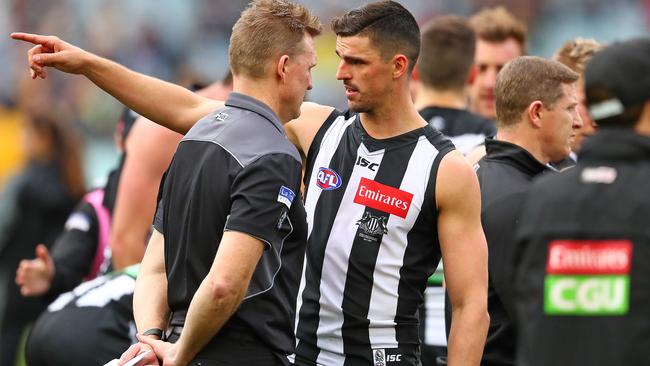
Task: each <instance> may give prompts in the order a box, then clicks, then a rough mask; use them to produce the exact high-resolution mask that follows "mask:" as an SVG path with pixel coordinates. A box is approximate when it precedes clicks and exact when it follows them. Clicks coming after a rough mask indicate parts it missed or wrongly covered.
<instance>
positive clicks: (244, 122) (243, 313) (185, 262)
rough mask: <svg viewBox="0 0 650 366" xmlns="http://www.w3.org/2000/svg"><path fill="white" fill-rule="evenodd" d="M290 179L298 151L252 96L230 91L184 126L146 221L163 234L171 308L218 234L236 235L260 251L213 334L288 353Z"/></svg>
mask: <svg viewBox="0 0 650 366" xmlns="http://www.w3.org/2000/svg"><path fill="white" fill-rule="evenodd" d="M300 179H301V159H300V155H299V153H298V150H297V149H296V148H295V147H294V146H293V145H292V144H291V143H290V142H289V140H288V139H287V137H286V134H285V132H284V127H283V126H282V123H281V122H280V120H279V119H278V117H277V116H276V115H275V113H274V112H273V111H272V110H271V109H270V108H269V107H268V106H267V105H265V104H264V103H262V102H260V101H258V100H256V99H254V98H251V97H249V96H246V95H243V94H239V93H231V94H230V96H229V98H228V100H227V101H226V105H225V107H224V108H222V109H219V110H217V111H215V112H213V113H211V114H209V115H208V116H206V117H204V118H202V119H201V120H200V121H199V122H197V123H196V125H194V127H192V129H191V130H190V131H189V132H188V133H187V135H186V136H185V138H183V140H182V141H181V142H180V144H179V146H178V149H177V151H176V154H175V155H174V159H173V161H172V163H171V166H170V168H169V171H168V173H167V177H166V180H165V183H164V185H163V188H162V199H161V202H160V203H159V207H158V211H157V212H156V218H155V222H154V226H155V228H156V230H158V231H159V232H161V233H163V234H164V236H165V268H166V272H167V280H168V290H167V292H168V294H167V296H168V302H169V307H170V309H171V310H172V311H173V312H176V313H177V314H178V313H182V312H184V311H186V310H187V309H188V307H189V304H190V301H191V300H192V297H193V296H194V293H195V292H196V290H197V288H198V287H199V285H200V283H201V281H202V280H203V278H204V277H205V276H206V275H207V273H208V271H209V270H210V267H211V265H212V262H213V260H214V257H215V254H216V252H217V250H218V248H219V243H220V241H221V237H222V235H223V232H224V231H226V230H231V231H238V232H242V233H246V234H248V235H251V236H254V237H256V238H258V239H260V240H261V241H262V242H264V243H265V246H266V248H265V251H264V254H263V256H262V258H261V260H260V262H259V263H258V265H257V268H256V269H255V273H254V274H253V278H252V280H251V283H250V286H249V288H248V290H247V292H246V295H245V298H244V300H243V303H242V305H241V307H240V308H239V309H238V310H237V312H236V313H235V314H234V315H233V317H232V318H231V319H230V320H229V321H228V323H227V324H226V325H225V326H224V327H223V328H222V330H221V331H220V332H219V333H218V334H217V337H221V336H224V335H227V334H229V332H231V333H233V334H241V332H247V331H250V333H251V334H253V335H254V336H255V337H256V338H258V339H259V340H260V341H261V342H262V343H265V344H266V345H267V346H268V347H270V348H272V349H274V350H276V351H278V352H281V353H283V354H289V353H292V352H293V348H294V345H295V341H294V335H293V334H294V319H295V307H296V298H297V293H298V287H299V284H300V276H301V273H302V264H303V258H304V252H305V243H306V235H307V234H306V232H307V223H306V219H305V210H304V206H303V203H302V200H301V196H300ZM209 345H210V344H208V347H209Z"/></svg>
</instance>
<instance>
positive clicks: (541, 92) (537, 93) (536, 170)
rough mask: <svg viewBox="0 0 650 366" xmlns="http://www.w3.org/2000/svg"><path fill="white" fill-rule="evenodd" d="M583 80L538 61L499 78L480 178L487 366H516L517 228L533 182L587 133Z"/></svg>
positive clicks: (521, 63) (525, 61) (509, 68)
mask: <svg viewBox="0 0 650 366" xmlns="http://www.w3.org/2000/svg"><path fill="white" fill-rule="evenodd" d="M577 80H578V74H576V73H574V72H573V71H571V70H570V69H569V68H567V67H566V66H564V65H562V64H560V63H559V62H557V61H551V60H545V59H542V58H539V57H532V56H523V57H519V58H516V59H514V60H512V61H510V62H509V63H507V64H506V66H505V67H504V68H503V69H502V70H501V72H499V76H497V82H496V87H495V93H496V102H497V105H496V106H497V127H498V133H497V136H496V138H495V139H489V140H486V141H485V148H486V150H487V155H486V156H485V157H483V159H481V160H480V161H479V163H478V170H477V174H478V179H479V183H480V184H481V201H482V202H483V207H482V208H481V220H482V222H483V230H485V237H486V239H487V243H488V251H489V253H490V255H489V257H488V258H489V263H488V270H489V273H490V282H489V289H488V311H489V313H490V328H489V330H488V336H487V341H486V344H485V350H484V352H483V360H482V362H481V364H482V365H486V366H492V365H495V366H497V365H498V366H500V365H514V361H515V342H516V336H515V328H514V324H513V314H512V311H511V301H510V297H511V293H512V272H511V270H512V264H511V262H512V253H513V251H514V249H515V242H514V232H515V230H516V227H517V222H518V220H519V219H520V217H521V216H522V215H527V214H528V212H527V211H523V212H520V211H519V208H520V206H521V204H522V202H523V200H524V197H525V192H526V190H527V189H528V187H529V186H530V184H531V182H532V180H533V179H534V178H535V177H537V176H539V175H541V174H544V173H545V172H548V171H551V169H550V168H549V167H548V165H547V164H548V163H550V162H552V161H559V160H562V159H564V158H566V157H567V156H568V155H569V152H570V151H571V144H572V142H573V139H574V138H575V131H576V130H577V129H579V128H580V127H582V121H581V119H580V116H579V115H578V111H577V106H578V102H577V98H576V81H577Z"/></svg>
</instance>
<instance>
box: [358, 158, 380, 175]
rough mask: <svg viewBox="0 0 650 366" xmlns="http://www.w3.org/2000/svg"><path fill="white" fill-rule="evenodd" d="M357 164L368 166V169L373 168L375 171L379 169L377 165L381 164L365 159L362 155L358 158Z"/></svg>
mask: <svg viewBox="0 0 650 366" xmlns="http://www.w3.org/2000/svg"><path fill="white" fill-rule="evenodd" d="M356 165H358V166H360V167H364V168H368V169H370V170H372V171H373V172H375V171H377V167H378V166H379V164H377V163H371V162H369V161H368V160H366V159H364V158H363V157H361V156H359V157H358V158H357V162H356Z"/></svg>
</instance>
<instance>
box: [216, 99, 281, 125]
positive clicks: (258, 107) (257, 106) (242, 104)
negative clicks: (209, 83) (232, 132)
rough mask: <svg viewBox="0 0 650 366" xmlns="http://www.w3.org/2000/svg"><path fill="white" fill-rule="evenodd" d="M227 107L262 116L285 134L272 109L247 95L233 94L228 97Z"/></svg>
mask: <svg viewBox="0 0 650 366" xmlns="http://www.w3.org/2000/svg"><path fill="white" fill-rule="evenodd" d="M226 106H229V107H235V108H241V109H246V110H249V111H251V112H255V113H257V114H259V115H260V116H262V117H264V118H265V119H266V120H268V121H269V122H271V124H273V126H275V128H277V129H278V131H280V132H281V133H283V134H284V127H283V125H282V122H280V119H279V118H278V116H277V115H276V114H275V112H273V110H271V108H270V107H269V106H268V105H266V104H265V103H263V102H261V101H259V100H257V99H255V98H253V97H251V96H248V95H246V94H242V93H237V92H231V93H230V95H228V100H226Z"/></svg>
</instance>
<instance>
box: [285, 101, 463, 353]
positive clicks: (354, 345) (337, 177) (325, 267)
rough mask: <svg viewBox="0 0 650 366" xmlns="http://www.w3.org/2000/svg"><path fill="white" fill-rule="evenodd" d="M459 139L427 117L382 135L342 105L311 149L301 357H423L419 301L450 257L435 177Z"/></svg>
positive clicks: (300, 315)
mask: <svg viewBox="0 0 650 366" xmlns="http://www.w3.org/2000/svg"><path fill="white" fill-rule="evenodd" d="M453 149H454V147H453V145H452V144H451V142H449V140H447V139H446V138H445V137H443V135H442V134H441V133H440V132H439V131H437V130H435V129H434V128H432V127H431V126H425V127H422V128H419V129H416V130H413V131H410V132H407V133H405V134H402V135H399V136H395V137H392V138H388V139H382V140H377V139H374V138H372V137H370V136H369V135H368V134H367V133H366V132H365V131H364V129H363V127H362V125H361V123H360V121H359V117H358V115H356V114H352V115H350V114H343V113H340V112H338V111H335V112H333V113H332V115H330V117H329V118H328V120H327V121H326V122H325V124H324V125H323V126H322V127H321V129H320V130H319V132H318V133H317V135H316V137H315V139H314V142H313V143H312V146H311V149H310V151H309V154H308V157H307V165H306V171H305V209H306V211H307V222H308V244H307V245H308V249H307V255H306V265H305V269H304V273H303V278H302V283H301V290H300V291H301V292H300V294H299V297H298V307H299V309H300V310H299V312H298V320H297V324H296V327H297V329H296V334H297V338H298V344H297V348H296V357H295V363H296V364H297V365H303V364H304V365H313V364H324V365H356V364H359V365H361V364H363V365H369V364H370V365H412V364H413V365H415V364H419V361H418V353H419V351H418V346H419V337H418V318H417V309H418V306H419V305H420V304H421V303H422V301H423V292H424V288H425V287H426V283H427V278H428V277H429V276H430V275H431V274H432V273H433V271H434V269H435V268H436V266H437V264H438V262H439V260H440V246H439V243H438V233H437V224H436V223H437V209H436V204H435V183H436V174H437V170H438V166H439V164H440V161H441V159H442V158H443V157H444V156H445V154H446V153H448V152H449V151H451V150H453Z"/></svg>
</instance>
